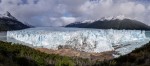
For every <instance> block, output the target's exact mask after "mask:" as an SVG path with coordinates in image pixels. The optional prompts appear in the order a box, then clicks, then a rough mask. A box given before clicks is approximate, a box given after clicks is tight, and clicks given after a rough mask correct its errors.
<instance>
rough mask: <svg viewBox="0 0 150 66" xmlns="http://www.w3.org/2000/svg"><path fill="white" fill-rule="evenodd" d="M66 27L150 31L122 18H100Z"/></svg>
mask: <svg viewBox="0 0 150 66" xmlns="http://www.w3.org/2000/svg"><path fill="white" fill-rule="evenodd" d="M66 27H78V28H97V29H119V30H121V29H126V30H150V27H149V26H148V25H146V24H144V23H142V22H140V21H137V20H132V19H129V18H124V17H123V16H117V17H108V18H105V17H104V18H101V19H99V20H95V21H83V22H76V23H71V24H69V25H66Z"/></svg>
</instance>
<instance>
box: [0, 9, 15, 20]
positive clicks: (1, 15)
mask: <svg viewBox="0 0 150 66" xmlns="http://www.w3.org/2000/svg"><path fill="white" fill-rule="evenodd" d="M0 18H6V19H12V20H17V19H16V18H15V17H13V16H12V15H11V14H10V13H9V12H8V11H7V12H6V13H3V14H0Z"/></svg>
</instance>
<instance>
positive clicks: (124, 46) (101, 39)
mask: <svg viewBox="0 0 150 66" xmlns="http://www.w3.org/2000/svg"><path fill="white" fill-rule="evenodd" d="M9 38H13V39H16V40H18V41H22V42H25V43H27V44H32V45H33V46H36V47H39V46H42V47H44V48H48V49H58V48H63V47H65V48H72V49H76V50H80V51H85V52H98V53H99V52H105V51H113V50H114V51H117V52H118V53H120V54H126V53H129V52H131V51H132V50H134V49H135V48H137V47H141V46H142V45H144V44H146V43H148V42H149V39H148V38H147V37H146V35H145V31H140V30H113V29H109V30H102V29H79V28H30V29H25V30H19V31H8V32H7V41H9Z"/></svg>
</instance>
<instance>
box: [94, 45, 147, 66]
mask: <svg viewBox="0 0 150 66" xmlns="http://www.w3.org/2000/svg"><path fill="white" fill-rule="evenodd" d="M95 65H96V66H150V42H149V43H148V44H146V45H144V46H143V47H141V48H138V49H136V50H134V51H132V52H131V53H129V54H127V55H124V56H121V57H119V58H116V59H113V60H110V61H104V62H97V63H96V64H95Z"/></svg>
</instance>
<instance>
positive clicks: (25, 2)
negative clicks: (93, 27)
mask: <svg viewBox="0 0 150 66" xmlns="http://www.w3.org/2000/svg"><path fill="white" fill-rule="evenodd" d="M6 11H9V12H10V13H11V14H12V15H14V16H15V17H16V18H17V19H18V20H20V21H22V22H25V23H28V24H31V25H33V26H64V25H66V24H69V23H72V22H75V21H82V20H86V19H87V20H94V19H99V18H101V17H105V16H118V15H125V16H126V17H129V18H133V19H136V20H139V21H142V22H144V23H146V24H150V23H149V21H150V16H149V15H150V5H149V4H147V3H145V2H144V0H142V1H141V0H139V1H138V0H1V3H0V13H3V12H6Z"/></svg>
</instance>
